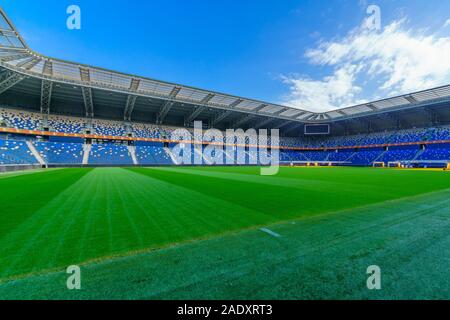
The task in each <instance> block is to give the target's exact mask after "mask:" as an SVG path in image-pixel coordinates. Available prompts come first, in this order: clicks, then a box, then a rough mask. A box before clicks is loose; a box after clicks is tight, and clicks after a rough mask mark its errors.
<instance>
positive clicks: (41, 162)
mask: <svg viewBox="0 0 450 320" xmlns="http://www.w3.org/2000/svg"><path fill="white" fill-rule="evenodd" d="M26 143H27V146H28V149H30V151H31V154H32V155H33V156H34V157H35V158H36V160H37V162H38V163H39V164H40V165H42V166H45V165H47V163H46V162H45V161H44V158H42V156H41V154H40V153H39V152H38V151H37V150H36V148H35V147H34V145H33V143H32V142H31V141H27V142H26Z"/></svg>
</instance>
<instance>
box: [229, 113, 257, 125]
mask: <svg viewBox="0 0 450 320" xmlns="http://www.w3.org/2000/svg"><path fill="white" fill-rule="evenodd" d="M254 118H256V115H254V114H249V115H246V116H245V117H243V118H241V119H239V120H238V121H236V122H235V123H234V124H233V127H234V128H238V127H239V126H240V125H242V124H244V123H246V122H249V121H250V120H253V119H254Z"/></svg>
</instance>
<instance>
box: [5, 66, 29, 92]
mask: <svg viewBox="0 0 450 320" xmlns="http://www.w3.org/2000/svg"><path fill="white" fill-rule="evenodd" d="M25 78H26V76H24V75H22V74H20V73H15V72H12V71H7V72H4V73H2V74H1V77H0V94H2V93H4V92H5V91H6V90H8V89H10V88H12V87H14V86H15V85H16V84H18V83H19V82H20V81H22V80H23V79H25Z"/></svg>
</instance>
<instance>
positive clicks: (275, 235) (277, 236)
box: [259, 228, 281, 238]
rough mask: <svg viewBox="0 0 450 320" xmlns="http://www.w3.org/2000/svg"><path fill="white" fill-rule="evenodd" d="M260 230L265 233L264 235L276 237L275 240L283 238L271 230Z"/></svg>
mask: <svg viewBox="0 0 450 320" xmlns="http://www.w3.org/2000/svg"><path fill="white" fill-rule="evenodd" d="M259 230H260V231H262V232H264V233H267V234H268V235H271V236H272V237H275V238H281V235H279V234H278V233H276V232H273V231H272V230H269V229H267V228H261V229H259Z"/></svg>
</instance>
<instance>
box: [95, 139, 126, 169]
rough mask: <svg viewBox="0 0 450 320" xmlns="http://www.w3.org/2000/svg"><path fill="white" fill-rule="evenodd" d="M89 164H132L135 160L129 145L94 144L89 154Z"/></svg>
mask: <svg viewBox="0 0 450 320" xmlns="http://www.w3.org/2000/svg"><path fill="white" fill-rule="evenodd" d="M89 164H102V165H108V164H111V165H132V164H133V160H132V159H131V155H130V153H129V151H128V148H127V146H123V145H114V144H94V145H92V149H91V152H90V154H89Z"/></svg>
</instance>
